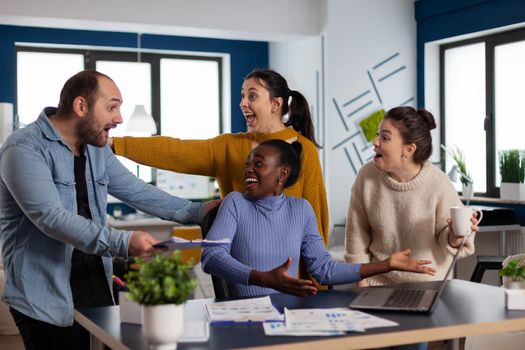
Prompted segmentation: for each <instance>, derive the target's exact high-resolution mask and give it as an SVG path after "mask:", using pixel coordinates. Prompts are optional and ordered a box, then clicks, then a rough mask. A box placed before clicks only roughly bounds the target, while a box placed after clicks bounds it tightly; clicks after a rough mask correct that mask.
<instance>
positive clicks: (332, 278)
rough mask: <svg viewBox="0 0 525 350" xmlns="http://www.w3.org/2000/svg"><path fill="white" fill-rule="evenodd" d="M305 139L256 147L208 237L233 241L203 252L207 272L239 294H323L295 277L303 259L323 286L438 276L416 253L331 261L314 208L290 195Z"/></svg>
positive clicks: (305, 281) (406, 251)
mask: <svg viewBox="0 0 525 350" xmlns="http://www.w3.org/2000/svg"><path fill="white" fill-rule="evenodd" d="M300 156H301V144H300V143H298V142H294V143H292V144H289V143H287V142H285V141H282V140H270V141H266V142H263V143H261V144H260V145H259V146H257V147H256V148H254V149H253V150H252V152H251V153H250V155H249V156H248V160H247V162H246V167H245V170H244V179H245V186H246V187H245V192H244V193H242V194H241V193H239V192H231V193H230V194H228V195H227V196H226V197H225V198H224V200H223V202H222V204H221V206H220V209H219V212H218V214H217V217H216V219H215V222H214V224H213V226H212V227H211V229H210V231H209V233H208V236H207V238H208V239H211V240H216V239H222V238H229V239H230V240H231V242H232V243H231V244H230V245H228V246H220V247H209V248H205V249H204V250H203V252H202V259H201V262H202V268H203V270H204V271H205V272H207V273H210V274H212V275H215V276H218V277H220V278H222V279H224V280H226V281H228V282H229V285H230V289H231V290H232V292H233V294H234V295H235V296H238V297H242V296H259V295H268V294H272V293H277V292H283V293H289V294H294V295H299V296H306V295H310V294H315V293H317V289H316V287H315V286H314V285H313V283H312V281H310V280H304V279H300V278H296V277H295V276H297V271H298V264H299V258H300V257H302V258H303V260H304V262H305V265H306V267H307V270H308V272H310V273H311V274H312V276H314V277H315V278H316V279H317V280H318V281H319V282H320V283H322V284H332V285H334V284H343V283H351V282H355V281H358V280H360V279H362V278H366V277H368V276H372V275H375V274H378V273H383V272H388V271H391V270H402V271H409V272H417V273H426V274H430V275H433V274H434V273H435V270H434V269H433V268H431V267H428V266H426V265H428V264H429V263H430V261H428V260H415V259H411V258H410V250H409V249H407V250H404V251H401V252H396V253H394V254H392V255H391V256H390V257H389V258H388V259H386V260H383V261H380V262H374V263H368V264H348V263H343V262H337V261H334V260H332V258H331V257H330V254H329V253H328V251H327V250H326V248H325V246H324V244H323V240H322V238H321V236H320V235H319V232H318V229H317V222H316V219H315V215H314V212H313V210H312V207H311V206H310V204H309V203H308V201H306V200H305V199H302V198H296V197H287V196H285V195H283V193H282V192H283V189H284V188H286V187H289V186H292V185H293V184H294V183H295V181H296V180H297V178H298V176H299V173H300Z"/></svg>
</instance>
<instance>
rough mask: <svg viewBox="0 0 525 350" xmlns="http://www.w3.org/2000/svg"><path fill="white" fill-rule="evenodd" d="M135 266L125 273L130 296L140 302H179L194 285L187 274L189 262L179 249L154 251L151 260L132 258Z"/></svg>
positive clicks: (187, 295) (186, 296)
mask: <svg viewBox="0 0 525 350" xmlns="http://www.w3.org/2000/svg"><path fill="white" fill-rule="evenodd" d="M135 263H136V264H135V265H136V268H137V269H134V270H131V271H129V272H128V273H127V274H126V275H125V278H126V286H127V287H128V290H129V294H128V297H129V299H131V300H133V301H136V302H137V303H139V304H142V305H162V304H182V303H184V302H185V301H186V300H188V298H189V296H190V295H191V293H192V292H193V290H194V289H195V287H196V286H197V282H196V281H195V279H194V278H192V277H191V276H190V270H191V268H192V264H191V263H183V262H182V260H181V255H180V252H179V251H175V252H173V253H172V254H169V255H164V254H157V255H155V256H153V258H151V260H148V261H144V260H142V259H141V258H140V257H137V258H135Z"/></svg>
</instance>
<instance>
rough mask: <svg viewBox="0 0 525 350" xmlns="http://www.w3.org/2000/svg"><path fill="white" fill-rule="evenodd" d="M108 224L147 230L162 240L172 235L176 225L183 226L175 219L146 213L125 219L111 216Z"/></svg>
mask: <svg viewBox="0 0 525 350" xmlns="http://www.w3.org/2000/svg"><path fill="white" fill-rule="evenodd" d="M108 224H109V225H110V226H111V227H114V228H116V229H119V230H128V231H146V232H148V233H150V234H151V235H152V236H153V237H155V238H156V239H158V240H160V241H163V240H166V239H168V238H169V237H171V230H172V228H173V227H174V226H181V224H180V223H178V222H175V221H168V220H161V219H159V218H156V217H152V216H144V215H136V216H128V217H126V218H125V219H124V220H122V219H115V218H113V217H112V216H109V217H108Z"/></svg>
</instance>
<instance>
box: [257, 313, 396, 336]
mask: <svg viewBox="0 0 525 350" xmlns="http://www.w3.org/2000/svg"><path fill="white" fill-rule="evenodd" d="M284 315H285V322H265V323H264V324H263V327H264V332H265V334H266V335H281V336H282V335H287V336H307V335H311V336H329V335H341V334H344V333H345V332H364V331H365V330H366V329H368V328H375V327H392V326H397V325H398V324H397V323H396V322H392V321H389V320H386V319H384V318H380V317H376V316H373V315H370V314H367V313H364V312H361V311H355V310H350V309H346V308H334V309H295V310H289V309H286V308H285V309H284Z"/></svg>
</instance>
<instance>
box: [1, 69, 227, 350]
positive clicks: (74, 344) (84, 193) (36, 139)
mask: <svg viewBox="0 0 525 350" xmlns="http://www.w3.org/2000/svg"><path fill="white" fill-rule="evenodd" d="M121 104H122V97H121V94H120V91H119V89H118V88H117V86H116V85H115V83H114V82H113V81H112V80H111V79H110V78H109V77H107V76H105V75H103V74H101V73H98V72H94V71H83V72H80V73H77V74H76V75H74V76H73V77H71V78H70V79H69V80H68V81H67V82H66V84H65V85H64V87H63V89H62V92H61V94H60V103H59V106H58V109H56V108H51V107H48V108H45V109H44V110H43V111H42V113H41V114H40V116H39V117H38V120H37V121H36V122H34V123H32V124H30V125H28V126H26V127H25V128H23V129H20V130H17V131H15V132H13V134H12V135H11V136H10V137H9V138H8V139H7V140H6V142H5V143H4V145H3V147H2V152H1V154H0V178H1V181H0V230H1V231H0V232H1V237H2V240H3V259H4V269H5V274H6V286H5V291H4V296H3V300H4V301H5V302H6V303H7V304H9V306H10V310H11V313H12V315H13V317H14V319H15V322H16V323H17V326H18V328H19V330H20V332H21V335H22V338H23V340H24V344H25V346H26V348H27V349H36V348H57V346H60V345H63V347H64V348H78V347H79V342H80V343H81V345H82V347H84V346H87V345H88V344H89V343H87V344H86V343H85V341H82V340H80V341H79V339H80V338H79V332H81V330H79V329H78V327H79V326H78V325H76V323H75V326H72V325H73V310H74V308H75V307H79V305H80V307H85V306H96V305H97V304H98V305H105V304H107V303H112V301H113V300H112V294H111V285H112V278H111V277H112V257H113V256H123V257H128V256H129V255H131V256H136V255H141V256H146V255H148V254H150V253H151V252H152V249H153V248H152V244H154V243H155V242H156V240H155V239H154V238H153V237H152V236H150V235H149V234H148V233H146V232H140V231H134V232H129V231H122V230H116V229H113V228H111V227H109V226H108V225H107V222H106V204H107V203H106V199H107V195H108V193H109V194H111V195H112V196H114V197H116V198H118V199H120V200H122V201H123V202H125V203H127V204H130V205H131V206H133V207H135V208H137V209H139V210H142V211H145V212H148V213H150V214H152V215H155V216H158V217H160V218H162V219H166V220H175V221H179V222H182V223H186V222H200V221H201V220H202V217H203V216H204V212H205V211H207V210H209V208H210V207H212V206H214V205H216V204H217V203H216V202H208V203H205V204H204V205H202V204H199V203H193V202H190V201H187V200H184V199H180V198H176V197H173V196H171V195H168V194H167V193H165V192H162V191H160V190H159V189H157V188H156V187H154V186H151V185H148V184H146V183H144V182H143V181H141V180H140V179H138V178H137V177H135V176H134V175H133V174H132V173H130V172H129V171H128V170H127V169H126V168H125V167H124V166H123V165H122V164H121V163H120V162H119V161H118V160H117V159H116V157H115V156H114V155H113V153H112V152H111V149H110V148H109V147H108V146H107V145H106V142H107V139H108V133H109V130H110V129H112V128H114V127H116V126H117V125H118V124H120V123H122V116H121V114H120V105H121ZM86 281H87V282H86ZM75 286H76V289H75ZM86 289H88V290H87V291H86ZM77 301H78V302H77ZM93 304H95V305H93Z"/></svg>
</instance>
